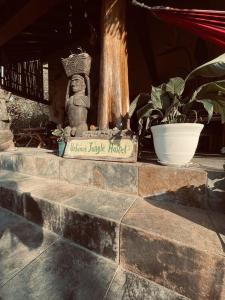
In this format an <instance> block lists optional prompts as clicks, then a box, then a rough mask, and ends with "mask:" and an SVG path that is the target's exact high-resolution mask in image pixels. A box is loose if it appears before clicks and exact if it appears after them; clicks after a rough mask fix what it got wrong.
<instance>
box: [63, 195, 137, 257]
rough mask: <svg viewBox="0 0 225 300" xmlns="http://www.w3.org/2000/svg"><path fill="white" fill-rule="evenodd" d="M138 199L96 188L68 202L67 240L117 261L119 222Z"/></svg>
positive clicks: (66, 216)
mask: <svg viewBox="0 0 225 300" xmlns="http://www.w3.org/2000/svg"><path fill="white" fill-rule="evenodd" d="M135 199H136V197H134V196H130V195H124V194H119V193H114V192H106V191H101V190H95V189H85V191H84V192H83V193H81V194H79V195H77V196H75V197H74V198H72V199H70V200H68V201H66V202H64V205H66V206H67V207H66V208H64V207H62V227H63V234H64V236H65V237H66V238H69V239H72V240H73V241H75V242H76V243H78V244H81V245H83V246H84V247H87V248H88V249H90V250H92V251H95V252H97V253H98V254H101V255H103V256H106V257H108V258H111V259H113V260H117V259H118V249H119V223H120V220H121V218H122V217H123V215H124V214H125V213H126V211H127V209H128V208H129V207H130V206H131V205H132V203H133V202H134V201H135Z"/></svg>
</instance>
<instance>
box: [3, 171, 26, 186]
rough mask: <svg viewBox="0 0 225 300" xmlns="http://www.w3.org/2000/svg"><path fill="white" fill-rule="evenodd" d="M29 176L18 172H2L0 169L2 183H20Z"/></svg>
mask: <svg viewBox="0 0 225 300" xmlns="http://www.w3.org/2000/svg"><path fill="white" fill-rule="evenodd" d="M28 178H29V175H26V174H21V173H18V172H13V171H8V170H1V169H0V183H2V182H4V181H16V182H17V181H19V180H24V179H28Z"/></svg>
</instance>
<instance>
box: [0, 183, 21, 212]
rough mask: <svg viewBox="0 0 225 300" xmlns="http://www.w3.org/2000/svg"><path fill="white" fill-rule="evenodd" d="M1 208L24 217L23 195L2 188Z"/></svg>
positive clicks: (0, 191)
mask: <svg viewBox="0 0 225 300" xmlns="http://www.w3.org/2000/svg"><path fill="white" fill-rule="evenodd" d="M0 206H1V207H3V208H6V209H8V210H10V211H12V212H14V213H16V214H18V215H21V216H23V215H24V207H23V203H22V193H21V192H19V191H16V190H13V189H10V188H9V189H8V188H5V187H0Z"/></svg>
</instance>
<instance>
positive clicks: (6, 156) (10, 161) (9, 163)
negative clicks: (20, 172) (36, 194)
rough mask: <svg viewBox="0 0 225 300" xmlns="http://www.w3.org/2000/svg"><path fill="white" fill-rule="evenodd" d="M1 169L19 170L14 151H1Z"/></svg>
mask: <svg viewBox="0 0 225 300" xmlns="http://www.w3.org/2000/svg"><path fill="white" fill-rule="evenodd" d="M0 169H3V170H9V171H17V165H16V160H15V156H14V155H13V154H12V153H10V152H9V153H8V152H2V153H0Z"/></svg>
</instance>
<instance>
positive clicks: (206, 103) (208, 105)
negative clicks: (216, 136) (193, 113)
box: [197, 99, 214, 123]
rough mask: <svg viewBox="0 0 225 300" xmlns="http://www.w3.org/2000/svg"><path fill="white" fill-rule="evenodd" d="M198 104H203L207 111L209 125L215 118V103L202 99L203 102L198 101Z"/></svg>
mask: <svg viewBox="0 0 225 300" xmlns="http://www.w3.org/2000/svg"><path fill="white" fill-rule="evenodd" d="M197 102H199V103H202V104H203V106H204V108H205V110H206V111H207V113H208V123H209V122H210V120H211V119H212V116H213V110H214V108H213V101H212V100H210V99H202V100H197Z"/></svg>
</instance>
